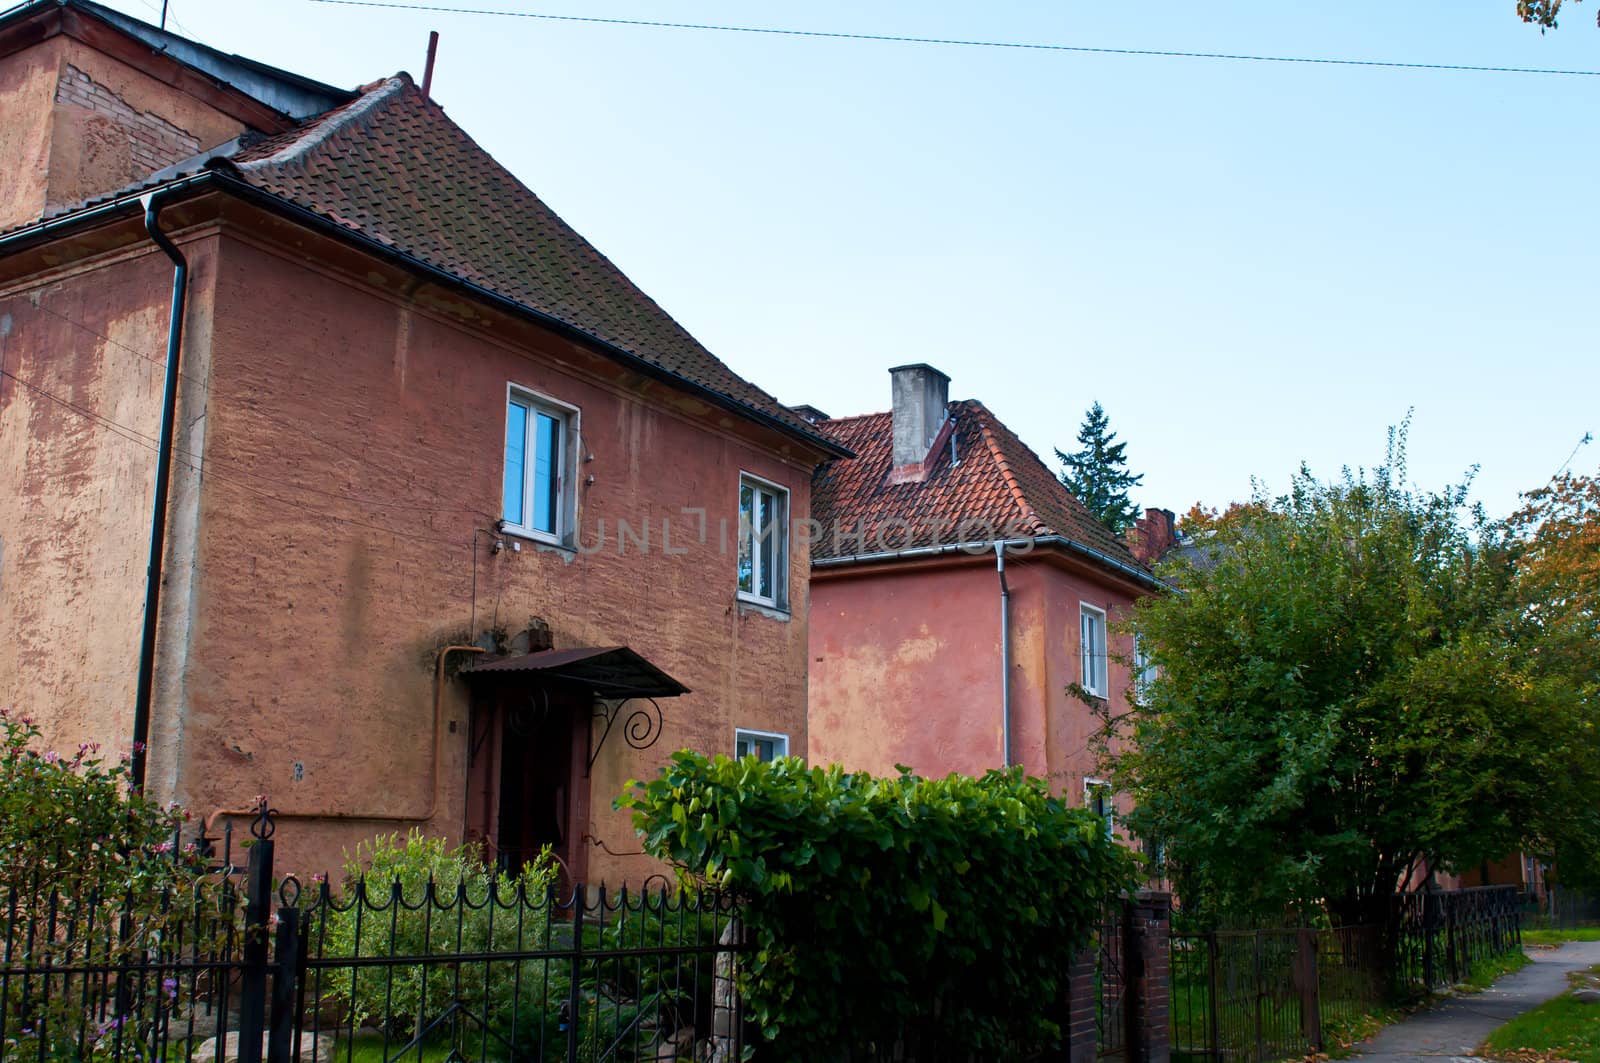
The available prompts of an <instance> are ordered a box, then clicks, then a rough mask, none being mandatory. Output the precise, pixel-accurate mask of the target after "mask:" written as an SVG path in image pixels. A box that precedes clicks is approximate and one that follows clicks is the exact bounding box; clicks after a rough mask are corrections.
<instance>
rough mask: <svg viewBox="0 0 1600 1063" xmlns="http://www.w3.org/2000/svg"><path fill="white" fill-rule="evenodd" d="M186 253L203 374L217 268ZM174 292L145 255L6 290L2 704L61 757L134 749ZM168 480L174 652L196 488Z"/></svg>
mask: <svg viewBox="0 0 1600 1063" xmlns="http://www.w3.org/2000/svg"><path fill="white" fill-rule="evenodd" d="M185 245H186V247H187V248H188V249H189V251H190V260H191V283H190V298H189V314H188V321H189V329H188V342H187V345H186V346H187V355H186V357H187V359H188V367H187V368H188V372H189V373H191V374H195V375H196V378H197V379H199V378H201V377H203V373H204V371H205V360H206V359H205V351H206V348H207V345H208V342H209V341H208V336H209V315H210V287H211V279H212V277H213V272H212V265H213V263H214V257H213V254H212V251H211V249H210V248H209V247H208V246H207V245H206V244H205V243H204V242H200V243H195V242H193V241H189V240H186V241H185ZM171 283H172V265H171V263H170V262H169V261H168V260H167V258H166V257H165V256H164V255H162V254H160V253H159V252H157V251H155V250H154V248H153V247H150V246H149V245H148V244H146V245H143V246H138V247H134V248H132V249H130V250H128V251H122V252H116V253H113V254H111V255H109V256H105V257H101V258H98V259H97V260H95V261H94V262H93V263H91V264H83V265H78V266H73V267H69V268H64V269H60V270H54V271H50V272H47V273H43V274H36V275H34V276H31V277H26V278H22V279H19V280H16V281H13V282H10V283H6V282H3V281H0V368H3V369H4V371H5V373H6V374H9V375H6V376H0V485H3V489H0V705H3V706H6V707H9V708H11V709H12V710H13V711H15V712H16V713H18V714H19V715H28V716H31V717H33V718H35V719H37V720H38V721H40V722H41V723H42V724H44V725H45V726H46V730H47V736H48V738H49V740H50V741H51V742H52V743H53V744H55V745H57V746H58V747H62V748H66V749H72V748H75V747H76V745H77V744H78V743H80V742H98V743H101V745H102V746H103V747H104V750H105V752H106V753H107V754H109V755H113V756H114V755H116V754H117V753H119V752H126V751H127V750H128V747H129V743H130V741H131V737H130V736H131V729H132V715H133V708H132V706H133V690H134V673H135V667H136V664H137V661H138V654H139V631H140V624H141V618H142V616H143V606H144V587H145V580H144V575H145V568H146V564H147V561H148V547H149V528H150V503H151V494H152V490H153V484H154V471H155V447H154V440H155V439H156V437H157V434H158V431H159V411H160V403H161V393H162V387H163V382H164V373H165V370H164V365H163V359H164V355H165V347H166V336H167V320H168V309H169V308H168V298H169V295H170V291H171ZM201 395H203V388H195V389H189V388H185V389H184V391H183V397H184V403H185V405H184V406H183V408H182V414H183V415H182V416H181V417H180V420H179V423H180V425H182V426H183V429H182V430H181V431H180V433H179V435H178V438H177V448H178V449H179V450H180V451H183V452H189V451H190V450H191V449H192V448H194V447H195V446H196V445H197V440H198V438H199V435H198V433H199V431H200V430H201V427H202V423H203V422H202V421H200V420H199V419H197V416H196V415H197V414H198V413H199V412H200V409H199V408H198V407H196V406H194V405H193V400H196V399H198V398H199V397H200V396H201ZM172 485H173V486H172V509H171V512H172V514H173V516H172V520H171V524H170V527H169V534H168V559H169V560H168V572H169V576H170V578H169V581H168V585H169V591H170V592H169V596H168V599H167V603H166V604H167V605H168V607H169V611H168V612H167V613H166V614H165V616H166V617H167V618H169V619H170V621H171V624H172V625H173V626H171V627H170V628H169V629H168V630H169V631H170V632H172V633H173V634H174V637H173V638H171V639H169V640H168V641H167V642H166V643H164V645H163V650H168V649H172V650H175V649H177V648H178V647H180V646H181V644H182V640H181V638H179V637H177V634H176V633H177V632H179V631H181V622H182V596H181V594H180V593H178V590H179V588H181V587H182V585H183V584H184V582H185V580H186V578H187V569H188V559H189V557H190V556H191V551H192V546H193V522H192V519H190V516H189V515H190V514H191V513H192V509H193V504H194V501H195V485H196V482H195V479H194V477H193V474H192V471H191V470H190V469H189V467H188V466H187V465H186V464H185V463H183V462H179V463H177V464H176V466H175V469H174V474H173V481H172ZM174 607H176V608H175V609H174ZM164 674H167V675H170V674H172V670H171V669H170V668H167V669H165V670H164Z"/></svg>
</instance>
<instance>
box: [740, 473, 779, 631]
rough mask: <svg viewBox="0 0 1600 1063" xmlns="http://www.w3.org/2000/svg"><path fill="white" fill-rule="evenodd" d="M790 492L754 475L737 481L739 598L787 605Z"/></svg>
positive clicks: (776, 607) (772, 604)
mask: <svg viewBox="0 0 1600 1063" xmlns="http://www.w3.org/2000/svg"><path fill="white" fill-rule="evenodd" d="M788 529H789V492H788V491H786V490H784V489H783V488H781V487H779V486H778V485H776V484H771V483H768V482H766V481H765V480H758V479H756V478H755V477H754V476H742V477H740V478H739V597H740V598H743V599H745V600H747V601H751V602H756V603H758V604H761V605H770V606H772V607H773V608H774V609H783V608H786V607H787V606H788V593H789V540H788Z"/></svg>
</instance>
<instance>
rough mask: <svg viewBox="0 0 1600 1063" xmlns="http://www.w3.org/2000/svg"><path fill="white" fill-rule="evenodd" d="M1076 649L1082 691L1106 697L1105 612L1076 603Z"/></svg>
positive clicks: (1108, 686)
mask: <svg viewBox="0 0 1600 1063" xmlns="http://www.w3.org/2000/svg"><path fill="white" fill-rule="evenodd" d="M1078 648H1079V654H1080V655H1081V657H1082V660H1083V689H1085V690H1087V691H1088V692H1089V693H1091V694H1093V695H1094V696H1095V697H1097V698H1103V697H1106V696H1107V694H1108V692H1109V691H1110V685H1109V684H1108V683H1107V677H1106V611H1105V610H1104V609H1098V608H1096V607H1095V606H1092V605H1090V604H1088V603H1087V602H1080V603H1078Z"/></svg>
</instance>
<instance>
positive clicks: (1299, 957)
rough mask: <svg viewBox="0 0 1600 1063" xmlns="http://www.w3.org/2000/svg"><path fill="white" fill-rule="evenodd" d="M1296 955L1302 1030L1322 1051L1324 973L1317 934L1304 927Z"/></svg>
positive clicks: (1312, 1046) (1311, 1042) (1316, 1047)
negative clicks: (1318, 957)
mask: <svg viewBox="0 0 1600 1063" xmlns="http://www.w3.org/2000/svg"><path fill="white" fill-rule="evenodd" d="M1298 936H1299V949H1298V951H1297V953H1296V955H1295V967H1296V968H1297V970H1296V974H1297V975H1298V976H1299V980H1300V1030H1301V1032H1302V1033H1303V1034H1304V1035H1305V1038H1306V1041H1307V1042H1309V1043H1310V1045H1311V1049H1312V1051H1314V1052H1320V1051H1322V994H1321V981H1322V972H1321V970H1320V967H1319V964H1318V962H1317V932H1316V931H1315V930H1310V929H1307V928H1304V927H1302V928H1301V930H1300V933H1299V935H1298Z"/></svg>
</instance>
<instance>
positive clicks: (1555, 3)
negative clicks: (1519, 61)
mask: <svg viewBox="0 0 1600 1063" xmlns="http://www.w3.org/2000/svg"><path fill="white" fill-rule="evenodd" d="M1577 2H1578V0H1573V3H1577ZM1561 4H1562V0H1517V15H1518V17H1520V18H1521V19H1522V21H1524V22H1531V23H1533V24H1534V25H1536V26H1538V27H1539V32H1540V33H1543V32H1544V31H1545V30H1553V29H1555V28H1556V16H1557V15H1559V14H1561ZM1595 18H1596V21H1597V22H1600V15H1597V16H1595Z"/></svg>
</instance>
